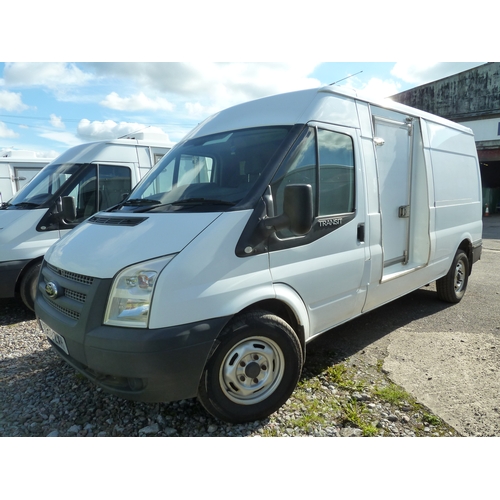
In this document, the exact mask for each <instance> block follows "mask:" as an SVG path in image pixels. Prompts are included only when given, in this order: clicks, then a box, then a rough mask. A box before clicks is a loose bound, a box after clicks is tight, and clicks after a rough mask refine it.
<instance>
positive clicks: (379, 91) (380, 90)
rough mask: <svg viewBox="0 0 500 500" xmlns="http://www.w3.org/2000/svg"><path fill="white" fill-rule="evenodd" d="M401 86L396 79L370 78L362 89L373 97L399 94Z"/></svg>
mask: <svg viewBox="0 0 500 500" xmlns="http://www.w3.org/2000/svg"><path fill="white" fill-rule="evenodd" d="M400 88H401V85H400V84H399V83H397V82H395V81H394V80H381V79H379V78H370V80H369V81H368V83H367V84H366V85H365V86H364V87H363V88H362V91H363V93H364V94H366V95H367V96H371V97H389V96H391V95H394V94H397V93H398V92H399V89H400Z"/></svg>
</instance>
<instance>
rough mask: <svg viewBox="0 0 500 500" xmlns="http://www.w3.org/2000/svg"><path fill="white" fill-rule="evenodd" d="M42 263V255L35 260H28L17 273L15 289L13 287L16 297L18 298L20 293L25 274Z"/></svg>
mask: <svg viewBox="0 0 500 500" xmlns="http://www.w3.org/2000/svg"><path fill="white" fill-rule="evenodd" d="M42 261H43V255H42V256H40V257H36V258H35V259H33V260H30V261H29V262H28V263H27V264H26V265H25V266H24V267H23V268H22V270H21V272H20V273H19V276H18V277H17V281H16V287H15V290H14V292H15V294H16V296H17V297H19V296H20V293H21V283H22V282H23V279H24V277H25V276H26V274H27V273H28V272H29V270H30V269H31V268H32V267H34V266H37V265H38V264H41V263H42Z"/></svg>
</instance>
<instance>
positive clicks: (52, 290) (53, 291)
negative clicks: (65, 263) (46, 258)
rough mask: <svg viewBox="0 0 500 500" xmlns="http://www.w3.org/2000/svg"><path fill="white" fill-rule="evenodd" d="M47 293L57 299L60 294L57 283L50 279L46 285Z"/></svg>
mask: <svg viewBox="0 0 500 500" xmlns="http://www.w3.org/2000/svg"><path fill="white" fill-rule="evenodd" d="M45 293H46V294H47V295H48V296H49V297H50V298H51V299H55V298H56V297H57V296H58V295H59V290H58V288H57V285H56V284H55V283H54V282H53V281H49V282H48V283H47V284H46V285H45Z"/></svg>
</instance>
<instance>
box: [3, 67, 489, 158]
mask: <svg viewBox="0 0 500 500" xmlns="http://www.w3.org/2000/svg"><path fill="white" fill-rule="evenodd" d="M480 64H482V63H480V62H473V63H466V62H452V63H433V62H427V63H411V62H381V63H377V62H313V61H310V62H300V61H299V62H281V63H278V62H263V63H259V62H250V63H243V62H231V63H215V62H192V63H189V62H154V63H147V62H137V63H135V62H133V63H132V62H48V63H46V62H9V63H0V150H2V149H15V150H30V151H35V152H37V154H38V155H39V156H42V157H55V156H58V155H59V154H61V153H63V152H64V151H66V150H67V149H68V148H70V147H72V146H74V145H77V144H80V143H83V142H90V141H96V140H103V139H111V138H117V137H120V136H123V135H125V134H129V133H132V132H137V131H139V130H145V129H148V130H150V131H152V132H157V133H162V134H165V139H166V140H167V141H170V142H171V143H175V142H178V141H179V140H180V139H182V137H183V136H184V135H185V134H186V133H188V132H189V131H190V130H191V129H192V128H193V127H195V126H196V125H197V124H198V123H199V122H201V121H202V120H204V119H205V118H206V117H208V116H209V115H211V114H213V113H215V112H217V111H220V110H222V109H224V108H226V107H228V106H231V105H234V104H238V103H241V102H244V101H248V100H251V99H256V98H259V97H263V96H266V95H271V94H276V93H281V92H288V91H293V90H300V89H305V88H312V87H319V86H323V85H328V84H331V83H333V82H338V84H339V85H343V86H348V87H352V88H354V89H356V90H358V91H362V92H363V93H364V94H367V95H372V96H375V97H388V96H391V95H394V94H396V93H398V92H402V91H404V90H407V89H409V88H412V87H416V86H418V85H422V84H424V83H428V82H430V81H434V80H437V79H440V78H444V77H446V76H449V75H452V74H456V73H459V72H461V71H464V70H467V69H469V68H471V67H474V66H478V65H480ZM340 80H341V81H340Z"/></svg>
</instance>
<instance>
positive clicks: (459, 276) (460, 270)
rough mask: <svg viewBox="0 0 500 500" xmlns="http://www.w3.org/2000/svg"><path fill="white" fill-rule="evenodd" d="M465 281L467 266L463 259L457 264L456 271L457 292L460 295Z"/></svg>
mask: <svg viewBox="0 0 500 500" xmlns="http://www.w3.org/2000/svg"><path fill="white" fill-rule="evenodd" d="M464 279H465V264H464V261H463V260H462V259H460V260H459V261H458V262H457V267H456V269H455V292H456V293H459V292H460V291H461V290H462V287H463V286H464Z"/></svg>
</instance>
